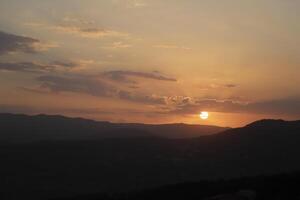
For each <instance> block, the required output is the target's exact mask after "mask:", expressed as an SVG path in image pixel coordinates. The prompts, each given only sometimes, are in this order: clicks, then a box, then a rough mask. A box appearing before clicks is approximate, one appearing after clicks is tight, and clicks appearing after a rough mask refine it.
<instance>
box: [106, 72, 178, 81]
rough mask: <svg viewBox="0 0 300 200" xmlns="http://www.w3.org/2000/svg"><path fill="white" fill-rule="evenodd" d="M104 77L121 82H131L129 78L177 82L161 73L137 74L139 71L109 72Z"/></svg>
mask: <svg viewBox="0 0 300 200" xmlns="http://www.w3.org/2000/svg"><path fill="white" fill-rule="evenodd" d="M103 75H104V76H106V77H109V78H110V79H112V80H115V81H120V82H131V81H130V80H129V79H128V77H136V78H146V79H153V80H159V81H173V82H176V81H177V80H176V79H175V78H171V77H166V76H163V75H161V74H160V73H158V72H156V73H149V72H137V71H121V70H119V71H118V70H117V71H107V72H104V73H103Z"/></svg>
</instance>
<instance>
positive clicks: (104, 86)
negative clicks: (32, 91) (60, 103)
mask: <svg viewBox="0 0 300 200" xmlns="http://www.w3.org/2000/svg"><path fill="white" fill-rule="evenodd" d="M37 80H38V81H39V82H41V87H42V88H46V89H49V90H50V91H52V92H75V93H85V94H89V95H93V96H101V97H111V96H113V95H114V94H115V93H116V89H115V87H114V86H112V85H110V84H108V83H106V82H104V81H102V80H99V79H94V78H91V77H88V76H79V75H69V76H40V77H38V78H37Z"/></svg>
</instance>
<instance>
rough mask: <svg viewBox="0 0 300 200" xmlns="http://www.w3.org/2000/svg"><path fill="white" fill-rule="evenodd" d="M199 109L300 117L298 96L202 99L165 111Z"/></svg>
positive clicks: (180, 104) (196, 110) (190, 112)
mask: <svg viewBox="0 0 300 200" xmlns="http://www.w3.org/2000/svg"><path fill="white" fill-rule="evenodd" d="M201 110H208V111H211V112H224V113H252V114H270V115H291V116H296V117H300V98H289V99H279V100H270V101H262V102H253V103H247V102H241V101H234V100H217V99H203V100H196V101H194V102H189V103H185V104H182V103H179V104H177V105H175V106H174V107H172V108H170V109H169V110H168V111H167V113H173V114H194V113H195V112H198V111H201Z"/></svg>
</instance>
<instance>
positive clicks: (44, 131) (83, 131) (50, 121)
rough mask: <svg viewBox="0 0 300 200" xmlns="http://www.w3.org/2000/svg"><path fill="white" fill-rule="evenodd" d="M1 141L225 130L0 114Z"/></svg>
mask: <svg viewBox="0 0 300 200" xmlns="http://www.w3.org/2000/svg"><path fill="white" fill-rule="evenodd" d="M0 122H1V123H0V130H1V132H2V134H1V135H0V142H1V141H5V142H28V141H40V140H59V139H60V140H74V139H85V140H94V139H103V138H128V137H162V138H193V137H199V136H202V135H211V134H216V133H219V132H221V131H224V130H226V129H228V128H223V127H217V126H205V125H186V124H163V125H148V124H115V123H110V122H98V121H93V120H87V119H82V118H68V117H63V116H58V115H36V116H28V115H15V114H0Z"/></svg>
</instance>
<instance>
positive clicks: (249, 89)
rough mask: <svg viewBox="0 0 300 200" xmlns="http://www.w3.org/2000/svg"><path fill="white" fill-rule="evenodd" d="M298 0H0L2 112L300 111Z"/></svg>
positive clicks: (147, 118)
mask: <svg viewBox="0 0 300 200" xmlns="http://www.w3.org/2000/svg"><path fill="white" fill-rule="evenodd" d="M299 8H300V1H294V0H243V1H241V0H222V1H220V0H178V1H177V0H176V1H174V0H43V1H41V0H26V1H24V0H1V1H0V83H1V84H0V112H14V113H27V114H37V113H47V114H63V115H68V116H80V117H86V118H92V119H97V120H108V121H113V122H142V123H175V122H184V123H196V124H215V125H221V126H233V127H235V126H242V125H245V124H247V123H249V122H252V121H254V120H258V119H261V118H283V119H287V120H293V119H299V118H300V90H299V85H300V78H299V77H300V66H299V64H300V56H299V55H300V38H299V35H300V24H299V22H298V19H299ZM201 111H208V112H209V113H210V117H209V119H208V120H206V121H203V120H200V119H199V113H200V112H201Z"/></svg>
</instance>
